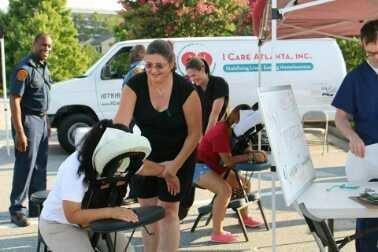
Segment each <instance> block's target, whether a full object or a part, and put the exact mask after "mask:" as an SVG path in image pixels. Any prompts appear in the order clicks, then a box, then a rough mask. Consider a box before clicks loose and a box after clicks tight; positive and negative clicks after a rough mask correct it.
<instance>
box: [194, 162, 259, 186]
mask: <svg viewBox="0 0 378 252" xmlns="http://www.w3.org/2000/svg"><path fill="white" fill-rule="evenodd" d="M251 166H253V164H251V163H239V164H236V165H235V170H236V171H240V170H242V171H249V170H251ZM210 171H211V168H210V167H209V166H208V165H207V164H205V163H196V167H195V169H194V175H193V183H194V184H196V183H198V181H199V179H200V177H201V176H203V175H205V174H206V173H208V172H210Z"/></svg>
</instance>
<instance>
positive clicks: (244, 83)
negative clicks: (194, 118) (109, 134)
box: [48, 37, 346, 151]
mask: <svg viewBox="0 0 378 252" xmlns="http://www.w3.org/2000/svg"><path fill="white" fill-rule="evenodd" d="M169 40H170V41H172V42H173V44H174V50H175V53H176V63H177V72H178V73H179V74H182V75H185V67H184V63H185V62H186V61H187V60H188V59H189V58H190V57H192V56H194V55H198V56H201V57H204V58H205V59H207V61H208V62H209V63H210V70H211V73H212V74H213V75H218V76H222V77H223V78H225V79H226V81H227V82H228V84H229V86H230V105H231V106H235V105H237V104H240V103H247V104H252V103H253V102H255V101H257V92H256V87H257V86H258V64H259V59H260V60H261V64H262V65H261V66H262V68H261V69H262V71H261V85H262V86H269V85H287V84H289V85H292V86H293V90H294V92H295V95H296V99H297V102H298V105H299V109H300V112H301V113H304V112H306V111H309V110H327V111H329V110H330V105H329V104H330V103H331V100H332V97H333V95H334V94H335V92H336V90H337V89H338V87H339V86H340V84H341V82H342V79H343V77H344V76H345V75H346V68H345V63H344V59H343V56H342V53H341V51H340V49H339V47H338V45H337V43H336V41H335V40H333V39H301V40H282V41H277V42H275V44H274V45H273V44H272V42H266V43H264V44H263V46H262V48H261V53H259V52H258V46H257V43H258V41H257V38H256V37H204V38H172V39H169ZM151 41H152V40H151V39H148V40H130V41H123V42H119V43H116V44H115V45H114V46H113V47H112V48H111V49H110V50H109V51H108V52H107V53H106V54H105V55H104V56H103V57H102V58H101V59H99V60H98V61H97V62H96V63H95V64H94V65H93V66H92V67H91V68H90V69H89V70H88V71H87V72H86V73H85V74H84V75H83V76H80V77H77V78H74V79H70V80H66V81H62V82H59V83H56V84H55V85H53V87H52V90H51V105H50V109H49V111H48V115H49V116H50V119H51V123H52V127H56V128H57V129H58V139H59V142H60V144H61V145H62V147H63V148H64V149H65V150H67V151H72V150H73V143H74V131H75V129H76V128H77V127H81V126H88V125H92V124H93V123H95V122H96V121H98V120H101V119H103V118H113V116H114V115H115V113H116V111H117V108H118V104H119V100H120V96H121V88H122V78H123V76H124V75H125V73H126V72H127V70H128V66H129V63H128V62H129V53H130V49H131V48H132V47H133V46H135V45H137V44H143V45H145V46H147V45H148V43H149V42H151ZM330 118H331V119H333V118H334V114H333V113H331V114H330Z"/></svg>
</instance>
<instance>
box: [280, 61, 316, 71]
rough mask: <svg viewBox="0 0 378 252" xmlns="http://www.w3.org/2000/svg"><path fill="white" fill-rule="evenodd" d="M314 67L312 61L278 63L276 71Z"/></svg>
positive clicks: (305, 69)
mask: <svg viewBox="0 0 378 252" xmlns="http://www.w3.org/2000/svg"><path fill="white" fill-rule="evenodd" d="M312 69H314V65H313V64H312V63H309V62H307V63H277V64H276V71H310V70H312Z"/></svg>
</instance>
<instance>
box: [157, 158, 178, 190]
mask: <svg viewBox="0 0 378 252" xmlns="http://www.w3.org/2000/svg"><path fill="white" fill-rule="evenodd" d="M160 164H161V165H164V167H165V168H164V171H163V173H162V175H161V177H162V178H164V180H165V183H166V184H167V189H168V192H169V193H170V194H172V195H176V194H178V193H179V192H180V180H179V179H178V177H177V175H176V169H177V167H176V166H177V165H176V164H175V162H174V161H165V162H162V163H160Z"/></svg>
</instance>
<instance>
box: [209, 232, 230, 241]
mask: <svg viewBox="0 0 378 252" xmlns="http://www.w3.org/2000/svg"><path fill="white" fill-rule="evenodd" d="M210 240H211V241H212V242H216V243H232V242H235V241H236V236H234V235H233V234H231V233H230V232H226V231H223V233H222V234H212V235H211V239H210Z"/></svg>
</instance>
